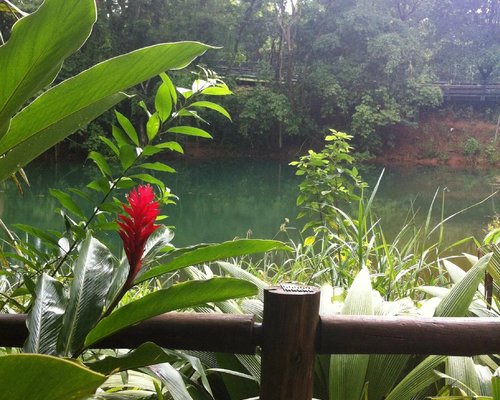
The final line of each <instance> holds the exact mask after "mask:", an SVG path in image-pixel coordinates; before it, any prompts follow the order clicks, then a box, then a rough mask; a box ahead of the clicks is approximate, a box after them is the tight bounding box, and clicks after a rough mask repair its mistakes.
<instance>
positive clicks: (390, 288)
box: [235, 175, 491, 300]
mask: <svg viewBox="0 0 500 400" xmlns="http://www.w3.org/2000/svg"><path fill="white" fill-rule="evenodd" d="M381 179H382V175H381V176H380V177H379V179H378V181H377V183H376V185H375V186H374V188H373V190H372V191H371V193H370V194H369V195H367V194H366V193H362V194H361V196H360V198H359V200H358V201H357V202H355V203H354V205H353V206H352V207H351V210H352V211H351V212H347V211H344V210H343V209H341V208H338V207H335V206H333V205H328V206H327V208H329V209H330V210H331V214H330V215H332V216H334V223H333V224H332V223H330V224H328V225H327V224H324V225H322V226H321V227H319V228H315V229H314V231H313V232H312V233H311V234H310V235H308V232H299V230H298V229H296V228H294V227H287V226H282V229H281V232H280V235H281V236H282V237H283V236H284V238H285V240H286V241H287V242H288V243H289V245H290V246H291V247H292V248H293V252H292V253H290V254H273V255H268V256H266V257H265V258H263V259H261V260H258V261H256V260H255V259H251V258H243V259H239V260H235V263H236V264H239V265H241V266H242V267H243V268H244V269H246V270H247V271H249V272H251V273H252V274H254V275H255V276H257V277H259V278H261V279H263V280H264V281H266V282H269V283H271V284H274V283H278V282H283V281H296V282H301V283H305V284H311V285H322V284H325V283H327V284H331V285H332V286H336V287H343V288H347V287H349V286H350V285H351V284H352V281H353V279H354V277H355V276H356V274H357V273H358V272H359V271H360V270H361V269H362V268H363V267H367V268H368V270H369V272H370V275H371V277H372V281H373V285H374V289H376V290H377V291H379V292H380V293H381V294H382V295H383V296H384V298H385V299H387V300H394V299H401V298H403V297H407V296H411V297H412V298H415V296H418V295H421V294H420V292H417V291H416V290H415V288H417V287H419V286H421V285H438V286H442V285H446V284H447V282H448V279H447V276H446V271H445V269H444V268H443V267H442V265H441V262H440V261H441V260H443V259H456V258H458V257H463V255H462V254H460V250H461V248H462V247H463V246H464V245H465V244H466V243H472V244H474V245H475V246H477V247H479V246H480V242H479V241H478V240H477V239H476V238H474V237H472V236H467V237H464V238H463V239H460V240H458V241H455V242H453V243H451V244H448V243H447V242H446V241H445V237H446V234H445V230H446V223H447V222H449V221H450V220H451V219H453V218H454V217H456V216H457V215H459V214H461V213H463V212H465V211H467V210H469V209H471V208H473V207H475V206H477V205H479V204H481V203H483V202H485V201H487V200H488V199H489V198H490V197H491V196H490V197H487V198H485V199H484V200H482V201H480V202H478V203H476V204H473V205H471V206H469V207H466V208H464V209H462V210H460V211H458V212H456V213H453V214H451V215H446V214H445V195H444V192H442V193H441V198H440V199H439V196H440V190H439V189H438V190H436V192H435V195H434V197H433V199H432V202H431V204H430V205H429V208H428V210H427V211H426V214H425V219H424V221H423V222H420V223H418V222H417V221H418V218H417V217H418V216H419V215H418V214H419V210H415V209H413V207H412V208H410V210H409V211H408V215H407V217H406V219H405V220H404V221H402V224H401V227H400V229H399V231H398V232H397V233H396V234H395V235H393V237H392V238H390V237H388V235H387V234H386V233H385V232H384V228H383V224H382V221H381V220H380V219H379V218H378V217H377V214H376V211H374V207H373V205H374V202H375V199H376V195H377V191H378V187H379V184H380V181H381ZM439 200H440V201H439ZM436 214H437V215H438V216H439V220H438V222H437V223H434V224H433V223H432V220H433V218H434V217H435V215H436ZM457 253H458V254H457Z"/></svg>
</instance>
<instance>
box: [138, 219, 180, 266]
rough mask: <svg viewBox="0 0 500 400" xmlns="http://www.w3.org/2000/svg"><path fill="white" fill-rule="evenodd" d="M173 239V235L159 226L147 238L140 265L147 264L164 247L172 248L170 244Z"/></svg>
mask: <svg viewBox="0 0 500 400" xmlns="http://www.w3.org/2000/svg"><path fill="white" fill-rule="evenodd" d="M173 238H174V233H173V232H172V231H171V230H170V229H168V228H167V227H166V226H163V225H161V226H160V227H159V228H158V229H157V230H156V231H154V232H153V234H152V235H151V236H150V237H149V238H148V240H147V242H146V247H145V248H144V253H143V255H142V263H143V264H144V265H147V264H149V263H150V262H152V261H153V260H154V258H155V257H156V256H157V255H158V254H159V253H160V252H161V251H162V250H163V249H164V248H165V247H167V246H172V245H171V244H170V242H171V241H172V239H173Z"/></svg>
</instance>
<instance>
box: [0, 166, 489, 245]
mask: <svg viewBox="0 0 500 400" xmlns="http://www.w3.org/2000/svg"><path fill="white" fill-rule="evenodd" d="M174 167H175V168H176V169H177V171H178V173H177V174H161V175H158V177H159V178H160V179H162V180H163V181H164V182H165V184H166V185H167V186H168V187H170V188H171V189H172V191H173V192H174V193H175V194H176V195H178V196H179V198H180V199H179V201H178V204H177V205H176V206H168V207H166V208H165V209H164V210H163V213H165V214H167V215H168V216H169V218H168V219H167V222H166V223H167V224H171V225H173V226H176V237H175V240H174V244H176V245H178V246H182V245H189V244H194V243H199V242H220V241H224V240H231V239H233V238H234V237H246V236H248V235H250V236H252V237H254V238H272V237H274V236H275V235H276V234H277V233H278V231H279V227H280V225H281V224H282V223H283V221H284V219H285V218H289V219H290V220H291V223H290V225H294V226H301V225H302V223H297V222H296V221H294V218H295V216H296V215H297V213H298V210H297V208H296V206H295V199H296V197H297V194H298V189H297V185H298V183H299V182H300V179H299V178H298V177H296V176H295V174H294V172H295V171H294V169H293V168H292V167H289V166H288V165H286V164H280V163H279V162H277V161H270V160H247V159H244V160H241V159H238V160H217V161H209V162H196V163H193V162H191V163H187V162H178V163H176V164H175V165H174ZM381 170H382V168H381V167H374V166H371V167H366V166H365V167H363V168H362V174H363V175H364V176H365V179H366V180H367V181H368V182H369V184H370V187H371V188H373V186H374V185H375V182H376V180H377V178H378V176H379V174H380V172H381ZM27 173H28V176H29V178H30V181H31V188H29V189H27V190H26V193H25V194H24V195H20V194H19V193H18V192H17V189H16V188H15V187H14V185H13V184H11V183H9V182H6V183H3V184H2V186H1V187H0V218H2V219H3V220H4V222H5V223H6V224H7V225H9V226H12V224H14V223H25V224H32V225H35V226H37V227H41V228H43V229H57V230H59V229H62V228H63V225H62V219H61V218H60V216H58V215H57V214H56V213H55V212H54V210H55V208H56V207H58V203H57V202H56V200H55V199H53V198H52V197H51V196H50V195H49V194H48V189H49V188H65V187H80V188H82V187H83V186H84V185H85V184H86V183H88V182H89V181H90V180H91V179H92V176H93V175H94V174H96V171H94V170H93V169H92V168H90V167H84V168H82V166H81V165H80V164H78V165H65V166H59V168H56V167H55V166H53V165H48V164H37V165H34V166H31V167H29V168H28V169H27ZM498 176H499V171H498V170H490V171H486V170H481V171H464V170H461V171H459V170H452V169H446V168H417V167H413V168H394V167H391V168H388V169H386V171H385V174H384V178H383V180H382V182H381V185H380V189H379V192H378V194H377V197H376V200H375V203H374V209H375V211H376V214H377V216H378V217H379V218H381V223H382V225H383V227H384V229H385V230H386V234H387V235H386V236H387V239H388V240H390V239H391V236H393V235H395V234H396V233H397V231H398V230H399V229H400V227H401V226H402V225H403V224H404V222H405V220H406V219H407V216H408V213H409V210H410V209H411V208H413V209H414V210H420V211H419V217H418V223H421V222H423V221H424V220H425V217H426V213H427V210H428V208H429V206H430V204H431V202H432V199H433V196H434V194H435V192H436V190H437V189H438V188H440V194H439V196H438V198H437V200H436V205H435V211H434V214H433V218H432V222H431V225H434V224H436V223H438V222H439V220H440V218H441V215H440V207H441V194H442V193H444V196H445V203H444V207H445V208H444V213H445V216H447V215H450V214H453V213H455V212H458V211H459V210H461V209H463V208H466V207H468V206H470V205H471V204H473V203H476V202H479V201H481V200H483V199H484V198H486V197H487V196H488V195H490V194H491V193H492V191H493V190H494V186H492V183H495V179H496V177H498ZM497 201H498V199H497V197H496V196H495V197H493V198H492V199H490V200H488V201H487V202H485V203H483V204H481V205H480V206H478V207H475V208H473V209H471V210H469V211H467V212H465V213H463V214H461V215H459V216H457V217H455V218H453V219H452V220H451V221H449V222H447V224H446V227H445V234H446V239H447V242H448V243H451V242H453V241H456V240H458V239H461V238H463V237H465V236H468V235H475V236H476V237H477V238H479V239H480V238H482V237H483V236H484V232H483V230H484V227H485V226H486V225H487V223H488V221H489V220H490V219H491V217H492V216H493V215H494V213H495V212H496V211H497V209H496V203H495V202H497ZM87 211H90V210H87Z"/></svg>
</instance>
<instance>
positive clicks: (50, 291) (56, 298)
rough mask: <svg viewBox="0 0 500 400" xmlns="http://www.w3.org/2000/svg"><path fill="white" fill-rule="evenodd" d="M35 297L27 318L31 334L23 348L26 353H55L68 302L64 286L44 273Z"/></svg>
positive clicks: (39, 280)
mask: <svg viewBox="0 0 500 400" xmlns="http://www.w3.org/2000/svg"><path fill="white" fill-rule="evenodd" d="M35 297H36V300H35V304H34V305H33V307H32V308H31V310H30V312H29V313H28V317H27V320H26V324H27V326H28V331H29V335H28V339H27V340H26V343H25V344H24V347H23V350H24V352H25V353H43V354H52V355H55V354H56V351H57V348H56V346H57V338H58V336H59V332H60V330H61V326H62V319H63V315H64V310H65V306H66V303H67V298H66V296H65V293H64V286H63V284H62V283H61V282H59V281H58V280H56V279H54V278H52V277H50V276H49V275H47V274H45V273H43V274H42V275H41V276H40V277H39V278H38V282H37V284H36V288H35Z"/></svg>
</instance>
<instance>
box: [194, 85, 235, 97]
mask: <svg viewBox="0 0 500 400" xmlns="http://www.w3.org/2000/svg"><path fill="white" fill-rule="evenodd" d="M201 94H207V95H210V96H227V95H229V94H232V92H231V91H230V90H229V89H228V87H227V86H226V85H221V86H213V87H209V88H206V89H204V90H202V92H201Z"/></svg>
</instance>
